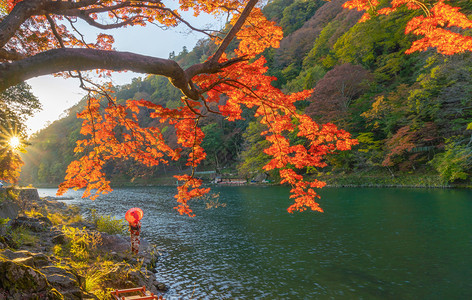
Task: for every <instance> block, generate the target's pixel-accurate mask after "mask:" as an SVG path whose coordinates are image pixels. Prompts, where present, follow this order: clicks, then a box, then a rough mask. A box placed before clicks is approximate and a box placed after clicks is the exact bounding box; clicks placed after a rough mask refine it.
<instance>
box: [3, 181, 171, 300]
mask: <svg viewBox="0 0 472 300" xmlns="http://www.w3.org/2000/svg"><path fill="white" fill-rule="evenodd" d="M6 190H7V189H3V191H0V193H1V196H2V197H1V198H0V199H1V200H2V201H0V208H1V211H2V212H8V214H4V215H2V216H1V217H0V221H1V222H0V270H1V272H0V299H1V300H3V299H108V298H107V297H108V296H109V295H110V292H111V291H112V290H115V289H126V288H135V287H142V286H145V288H146V290H147V291H150V292H151V293H153V294H154V295H157V296H159V295H162V294H164V293H165V292H166V291H167V289H168V287H167V286H166V285H165V284H163V283H161V282H158V281H157V280H156V276H155V273H157V270H156V269H155V266H156V262H157V260H158V259H159V256H160V253H159V252H160V251H159V249H157V248H156V247H155V246H154V245H151V244H150V243H149V242H147V241H146V240H145V239H143V238H141V246H140V252H139V255H138V256H135V255H133V254H131V251H130V241H129V236H128V237H126V236H125V235H124V233H125V227H124V224H122V223H121V221H119V220H115V219H113V218H110V217H109V216H100V215H95V217H94V218H95V219H92V220H90V219H89V220H86V219H84V218H83V217H82V215H81V214H80V212H79V210H78V208H77V207H74V206H71V205H67V204H65V203H64V202H59V201H57V200H56V199H54V198H53V197H43V198H40V197H39V195H38V192H37V189H32V188H29V189H27V191H28V192H27V193H26V194H27V196H26V197H25V196H22V193H23V194H24V192H22V190H14V191H16V192H18V191H19V192H18V194H17V197H16V198H15V197H11V198H6V197H4V195H6V194H7V193H6V192H5V191H6ZM104 225H105V226H104ZM106 231H109V232H106Z"/></svg>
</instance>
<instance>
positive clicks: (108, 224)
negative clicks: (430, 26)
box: [90, 209, 127, 235]
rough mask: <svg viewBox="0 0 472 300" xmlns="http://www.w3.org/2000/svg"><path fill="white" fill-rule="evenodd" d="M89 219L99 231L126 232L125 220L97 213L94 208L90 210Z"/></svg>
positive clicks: (109, 232)
mask: <svg viewBox="0 0 472 300" xmlns="http://www.w3.org/2000/svg"><path fill="white" fill-rule="evenodd" d="M90 221H91V222H92V224H94V225H95V226H96V227H97V230H98V231H100V232H105V233H108V234H123V235H124V234H126V228H127V225H126V222H125V221H123V220H120V219H116V218H114V217H111V216H108V215H99V214H97V211H96V210H95V209H92V210H91V212H90Z"/></svg>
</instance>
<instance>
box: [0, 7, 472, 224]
mask: <svg viewBox="0 0 472 300" xmlns="http://www.w3.org/2000/svg"><path fill="white" fill-rule="evenodd" d="M2 1H3V2H0V3H1V4H2V6H1V7H2V9H3V11H2V15H1V16H2V17H1V21H0V46H1V47H0V90H4V89H6V88H8V87H10V86H14V85H16V84H18V83H20V82H22V81H24V80H26V79H29V78H32V77H36V76H40V75H45V74H60V75H62V76H65V77H74V78H78V80H79V81H80V84H81V86H82V87H83V88H84V89H86V90H88V91H89V101H88V106H87V108H86V109H85V110H84V111H83V112H82V113H80V114H79V115H78V117H79V118H82V119H83V120H84V121H83V125H82V130H81V134H82V135H84V136H86V139H84V140H81V141H78V143H77V147H76V152H78V153H81V154H82V157H81V158H80V159H79V160H77V161H74V162H72V163H71V164H70V166H69V167H68V170H67V175H66V178H65V182H64V183H62V184H61V185H60V187H59V193H64V192H65V191H66V190H67V189H69V188H85V192H84V196H91V198H94V197H96V196H97V195H99V194H101V193H107V192H109V191H111V188H110V182H109V181H108V180H107V179H106V174H105V172H104V166H105V164H106V162H107V161H109V160H113V159H134V160H136V161H138V162H140V163H142V164H144V165H147V166H155V165H158V164H165V163H167V162H169V161H170V160H177V159H180V158H186V159H187V166H189V167H190V168H192V169H194V168H195V167H196V166H197V165H198V164H199V163H200V162H201V161H202V160H204V159H205V158H206V154H205V150H204V149H203V147H202V141H203V137H204V132H203V131H202V129H201V128H200V125H199V124H200V121H201V119H202V118H205V117H206V116H207V115H208V114H213V113H215V114H220V115H222V116H224V117H225V118H226V119H227V120H228V121H234V120H238V119H241V118H242V116H241V113H242V111H243V107H247V108H250V109H252V110H253V111H254V112H255V116H256V117H257V118H258V120H259V121H260V123H261V124H262V126H263V127H264V128H265V130H264V131H263V132H262V133H261V135H263V136H264V137H265V139H266V140H267V142H268V147H267V148H266V149H265V150H264V152H265V153H266V154H268V155H269V156H270V157H271V159H270V161H269V163H267V164H266V165H265V166H264V167H263V168H264V169H265V170H274V169H278V170H279V174H280V177H281V179H282V181H281V183H287V184H290V185H291V186H292V189H291V196H290V197H291V198H293V199H294V203H293V204H292V205H291V206H290V207H289V208H288V211H289V212H293V211H295V210H305V209H307V208H310V209H312V210H318V211H322V209H321V208H320V207H319V205H318V203H316V201H315V199H316V198H317V197H319V196H318V195H317V194H316V192H315V188H319V187H322V186H324V185H325V183H324V182H320V181H317V180H316V179H315V180H308V179H307V178H305V176H304V175H303V174H304V169H305V168H307V167H311V166H314V167H323V166H325V165H326V163H325V162H324V161H323V157H324V156H325V155H326V154H329V153H333V152H336V151H338V150H340V151H342V150H349V149H350V148H351V146H352V145H354V144H356V143H357V141H356V140H354V139H352V138H351V136H350V134H349V133H347V132H345V131H344V130H340V129H338V128H337V127H336V126H334V125H333V124H330V123H328V124H325V125H323V126H321V125H319V124H317V123H316V122H314V121H313V120H312V119H311V118H310V117H308V116H306V115H304V114H302V113H300V112H298V111H297V109H296V107H295V105H294V104H295V103H296V102H297V101H300V100H304V99H306V98H308V97H309V96H310V94H311V92H312V91H311V90H306V91H302V92H299V93H294V94H291V95H286V94H284V93H283V92H282V91H280V90H279V89H277V88H275V87H274V86H273V85H272V82H273V81H274V80H275V78H273V77H270V76H267V75H266V74H265V73H266V71H267V67H265V62H266V61H265V58H264V57H263V56H262V55H261V54H262V53H263V52H264V50H265V49H267V48H269V47H278V46H279V42H280V40H281V39H282V37H283V34H282V31H281V29H280V28H279V27H277V26H276V25H275V23H274V22H271V21H268V20H267V19H266V18H265V17H264V15H263V14H262V12H261V9H260V6H258V1H257V0H244V1H233V0H218V1H215V0H207V1H204V0H181V1H179V3H178V7H177V8H170V7H168V6H166V5H165V4H164V3H163V2H161V1H159V0H147V1H144V0H133V1H129V0H73V1H59V0H24V1H21V0H2ZM391 2H392V9H396V8H397V7H398V6H399V5H400V4H405V3H406V4H407V5H408V3H409V2H413V1H395V0H393V1H391ZM400 2H401V3H400ZM416 2H418V3H419V1H415V3H416ZM437 2H440V3H442V4H444V1H437ZM362 3H364V4H365V3H370V5H369V6H368V9H369V10H372V11H373V10H374V9H375V8H376V7H377V6H378V4H377V3H376V2H375V3H374V2H372V1H368V0H366V1H362V0H353V1H348V2H346V5H345V7H348V8H357V9H364V8H365V6H362V5H364V4H362ZM373 3H374V4H375V5H374V4H373ZM444 5H445V4H444ZM444 5H443V6H442V8H440V9H435V10H428V9H425V10H424V11H425V12H428V14H427V17H423V19H421V18H420V17H418V18H420V19H417V18H415V19H414V20H416V21H415V22H417V23H418V24H417V26H416V27H415V25H414V24H411V25H409V27H408V30H409V31H411V32H413V33H415V34H430V31H428V30H429V28H433V29H434V28H436V29H438V30H439V29H441V28H440V27H441V26H443V25H444V26H458V27H462V28H469V27H467V26H468V25H467V24H468V23H467V22H466V19H467V18H465V19H464V18H459V17H457V16H460V13H459V11H458V9H455V8H453V9H449V8H448V7H446V6H444ZM421 7H423V6H421ZM425 7H426V6H425ZM410 8H412V9H416V6H412V5H410ZM433 8H434V7H433ZM190 9H191V10H192V11H193V13H194V15H195V16H198V15H199V14H201V13H207V14H212V15H222V14H225V15H227V16H228V20H229V24H228V27H227V30H225V31H224V32H220V31H210V30H203V29H198V28H195V27H194V26H192V25H191V24H190V23H189V22H188V21H186V20H184V19H183V17H182V16H181V12H182V11H187V10H190ZM444 11H447V12H451V13H454V15H455V16H456V17H455V18H453V19H450V18H449V19H447V18H446V15H447V13H445V12H444ZM377 12H378V13H387V10H378V11H377ZM429 13H431V14H433V15H434V16H437V17H436V19H434V20H433V19H431V16H430V15H429ZM438 18H442V19H440V20H439V19H438ZM438 20H439V21H441V22H443V23H444V24H443V23H441V24H439V23H438V24H436V25H435V27H432V25H431V24H433V21H434V22H439V21H438ZM79 21H80V22H85V23H87V24H88V25H90V26H92V27H95V28H98V29H100V30H106V29H113V28H120V27H127V26H144V25H146V24H151V23H152V24H158V25H159V26H164V27H175V26H177V25H178V24H183V25H185V26H188V27H189V28H190V29H191V30H196V31H200V32H202V33H204V34H206V35H207V36H208V37H209V38H210V39H212V40H213V42H214V43H215V44H217V47H216V50H215V52H214V53H213V55H212V56H211V57H209V58H208V59H207V60H206V61H205V62H202V63H198V64H195V65H192V66H190V67H188V68H186V69H183V68H182V67H181V66H179V65H178V64H177V63H176V62H175V61H173V60H171V59H163V58H157V57H150V56H144V55H140V54H136V53H129V52H120V51H116V50H113V49H112V45H113V37H112V36H111V35H108V34H105V33H101V34H99V35H98V36H97V40H96V42H95V43H89V42H86V41H85V39H84V36H83V35H82V34H81V32H80V31H79V30H78V29H77V27H76V23H77V22H79ZM412 21H413V20H412ZM436 29H435V30H436ZM435 34H436V35H437V33H435ZM436 35H432V36H429V35H428V40H427V41H428V42H427V43H426V42H420V43H417V44H414V45H413V47H412V51H417V50H424V49H425V47H430V46H431V47H438V51H440V52H443V50H442V49H443V48H440V47H439V46H438V45H436V44H435V43H433V41H434V38H437V36H436ZM461 37H463V38H464V39H466V40H467V37H465V36H462V35H461ZM235 39H236V40H237V41H238V43H237V48H236V49H235V50H234V51H229V50H227V49H229V48H228V46H229V44H230V43H231V42H232V41H233V40H235ZM461 49H462V48H460V49H459V48H457V47H456V48H453V49H452V50H450V52H454V51H455V52H459V51H462V50H461ZM468 49H470V48H468ZM448 54H449V53H448ZM89 70H97V71H98V72H99V74H100V76H107V75H108V74H109V71H122V70H129V71H135V72H139V73H147V74H155V75H162V76H166V77H168V78H169V80H170V81H171V82H172V84H173V85H174V86H175V87H177V88H178V89H180V91H181V92H182V95H183V96H182V99H181V100H182V106H180V107H178V108H173V109H171V108H165V107H163V106H160V105H157V104H155V103H152V102H150V101H146V100H143V99H136V100H128V101H127V102H126V103H124V104H121V105H119V104H117V103H116V101H115V99H114V97H113V92H112V89H111V85H98V84H96V83H94V82H93V81H92V79H91V77H89V76H88V75H87V73H85V71H89ZM144 110H146V111H150V117H151V118H154V119H156V121H158V122H160V123H161V124H166V125H168V126H173V127H174V129H175V133H176V136H177V143H178V146H177V147H171V146H170V145H169V144H168V143H167V142H166V140H165V139H164V138H163V133H162V131H161V129H159V127H157V126H154V127H145V128H143V127H141V126H140V123H139V120H138V115H139V114H140V113H141V112H142V111H144ZM289 132H295V133H296V135H297V136H298V137H299V139H301V140H303V141H304V142H303V143H297V144H292V143H291V141H290V139H289V138H288V137H287V135H288V133H289ZM176 178H177V179H178V180H179V181H181V182H182V184H181V185H180V186H179V187H178V193H177V195H176V199H177V202H178V206H177V207H176V208H177V210H178V211H179V212H180V213H181V214H187V215H192V211H191V209H190V207H189V205H188V201H189V200H190V199H192V198H194V197H199V196H202V195H203V194H205V193H207V192H208V190H209V189H208V188H203V187H202V182H201V180H198V179H196V178H194V177H193V174H186V175H181V176H176ZM92 192H93V193H94V195H92Z"/></svg>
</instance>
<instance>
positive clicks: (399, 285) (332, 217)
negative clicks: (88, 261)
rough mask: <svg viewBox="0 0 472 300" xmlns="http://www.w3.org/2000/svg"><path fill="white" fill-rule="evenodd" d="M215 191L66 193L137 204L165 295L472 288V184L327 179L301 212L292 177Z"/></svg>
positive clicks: (465, 293) (284, 295)
mask: <svg viewBox="0 0 472 300" xmlns="http://www.w3.org/2000/svg"><path fill="white" fill-rule="evenodd" d="M39 192H40V195H41V196H46V195H50V196H52V195H53V194H54V192H55V191H54V190H51V189H39ZM213 192H218V193H220V197H219V202H222V203H226V207H220V208H217V209H210V210H207V209H205V204H204V203H203V202H201V201H195V202H194V203H192V205H191V206H192V207H193V208H194V211H195V213H196V215H197V216H196V217H195V218H188V217H185V216H180V215H178V213H177V212H176V211H175V210H174V209H173V207H174V206H175V201H174V200H173V195H174V194H175V193H176V188H175V187H149V188H126V189H116V190H115V191H114V192H112V193H111V194H109V195H106V196H103V197H100V198H98V199H97V200H95V201H94V202H92V201H90V200H82V199H80V195H79V194H78V193H75V192H72V193H70V194H69V196H72V197H74V200H71V201H67V202H68V203H72V204H76V205H79V206H80V207H81V208H82V209H83V211H84V212H86V211H87V210H88V209H90V208H94V209H97V211H98V212H99V213H106V214H109V215H112V216H116V217H118V218H122V219H123V218H124V213H125V212H126V210H127V209H129V208H130V207H134V206H138V207H141V208H142V209H143V210H144V219H143V221H142V222H143V227H142V235H143V236H144V237H145V238H147V239H148V240H149V241H151V242H153V243H155V244H156V245H157V246H158V247H159V248H161V249H163V256H162V258H161V260H160V262H159V264H158V270H159V273H158V274H157V278H158V280H159V281H162V282H164V283H166V284H168V285H169V286H170V290H169V292H168V293H167V294H166V299H472V217H471V216H472V191H470V190H441V189H375V188H365V189H364V188H342V189H340V188H325V189H323V190H321V191H320V194H321V196H322V198H321V199H320V200H319V202H320V204H321V206H322V207H323V208H324V210H325V212H324V213H314V212H303V213H295V214H289V213H287V211H286V208H287V207H288V206H289V205H290V200H289V189H288V188H286V187H260V186H244V187H224V188H222V187H217V188H214V189H213Z"/></svg>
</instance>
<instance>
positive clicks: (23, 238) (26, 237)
mask: <svg viewBox="0 0 472 300" xmlns="http://www.w3.org/2000/svg"><path fill="white" fill-rule="evenodd" d="M10 236H11V241H12V242H13V244H14V246H15V248H19V247H21V246H34V245H35V244H37V243H38V241H39V238H38V237H37V236H36V235H34V234H33V232H32V231H31V230H29V229H27V228H25V227H23V226H19V227H16V228H14V229H11V231H10Z"/></svg>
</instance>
